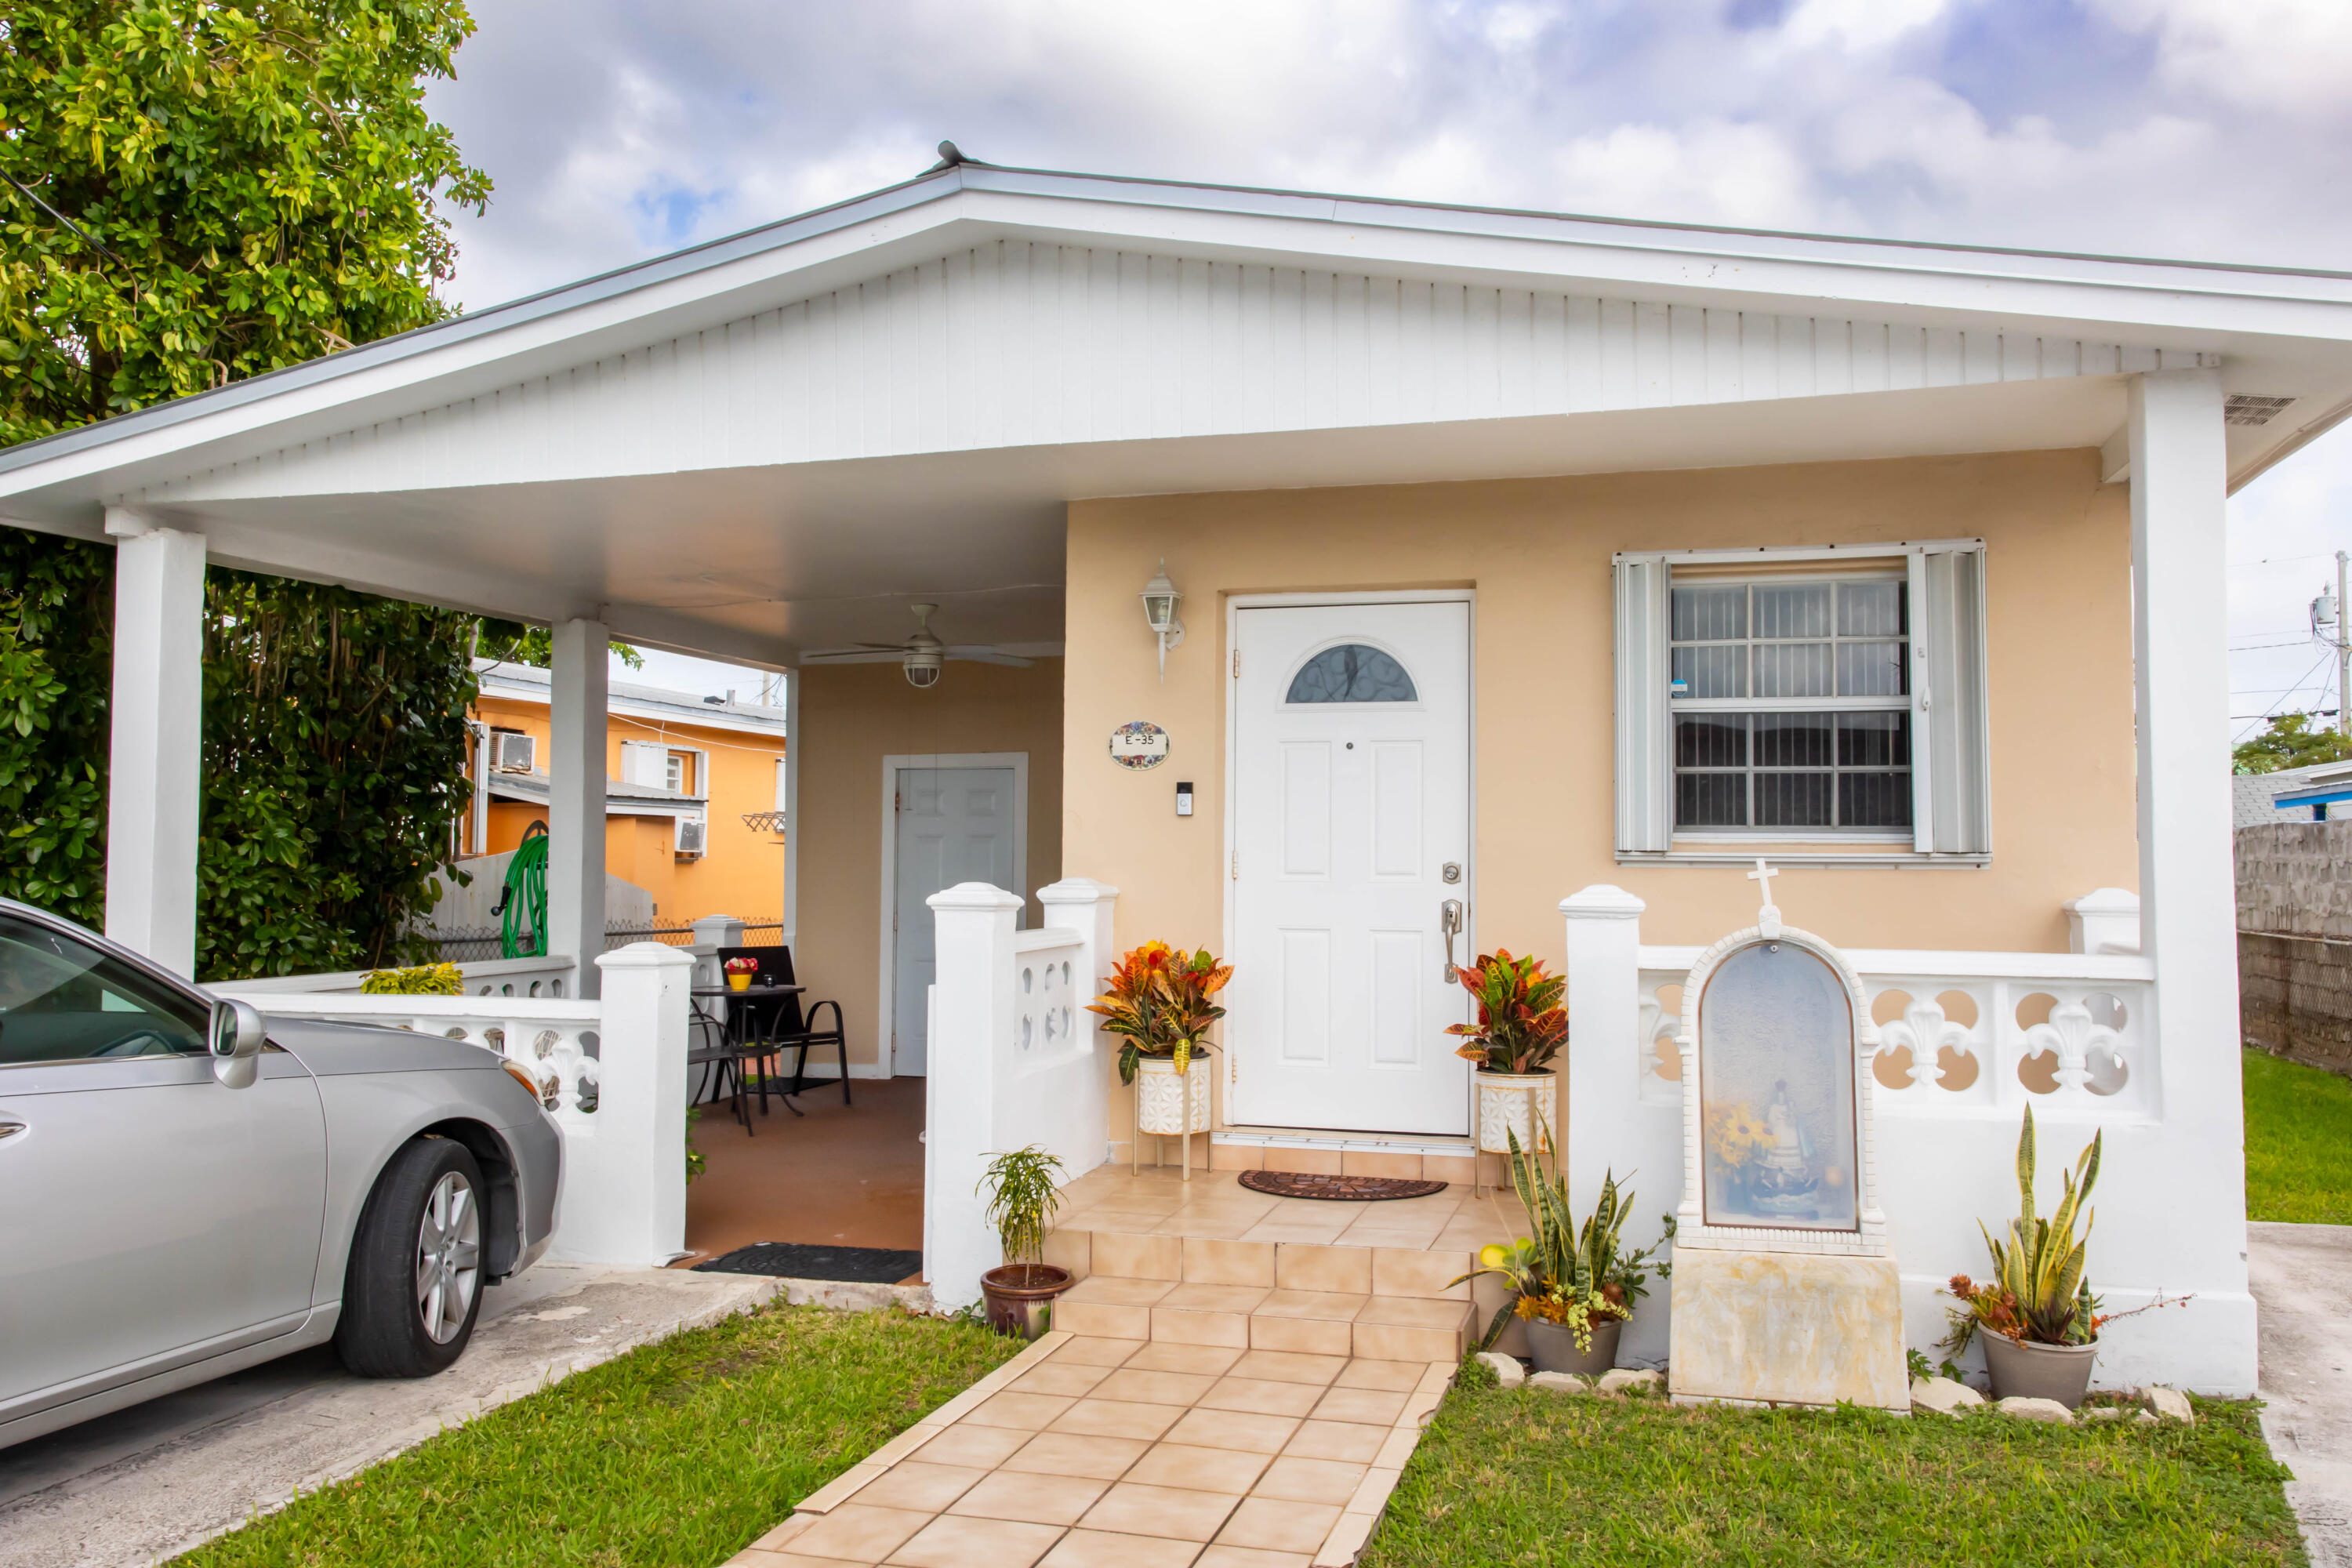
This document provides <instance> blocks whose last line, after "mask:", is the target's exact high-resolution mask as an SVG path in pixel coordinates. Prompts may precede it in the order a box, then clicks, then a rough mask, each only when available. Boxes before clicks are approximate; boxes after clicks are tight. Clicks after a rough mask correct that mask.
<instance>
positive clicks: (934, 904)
mask: <svg viewBox="0 0 2352 1568" xmlns="http://www.w3.org/2000/svg"><path fill="white" fill-rule="evenodd" d="M923 901H924V902H925V903H927V904H929V905H930V907H931V908H933V909H935V910H1017V909H1019V908H1020V907H1021V895H1020V894H1018V893H1008V892H1006V891H1005V890H1004V889H1002V888H1000V887H997V886H995V885H994V884H993V883H990V882H958V883H957V884H956V885H955V886H954V887H952V888H942V889H940V890H939V891H938V892H936V893H933V894H932V895H931V896H930V897H929V898H928V899H925V900H923Z"/></svg>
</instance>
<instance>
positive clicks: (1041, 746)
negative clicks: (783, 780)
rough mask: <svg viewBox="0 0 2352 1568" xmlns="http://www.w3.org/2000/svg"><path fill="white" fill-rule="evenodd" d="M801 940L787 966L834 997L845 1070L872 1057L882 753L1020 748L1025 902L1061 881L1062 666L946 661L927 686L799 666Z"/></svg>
mask: <svg viewBox="0 0 2352 1568" xmlns="http://www.w3.org/2000/svg"><path fill="white" fill-rule="evenodd" d="M793 745H795V746H797V747H799V748H800V757H801V780H800V791H801V794H800V805H799V810H800V818H799V821H798V822H796V823H795V824H794V825H793V826H794V827H795V828H796V829H797V831H796V832H795V834H794V838H795V840H796V842H797V845H798V849H797V851H796V852H798V853H800V854H801V855H802V856H803V859H802V861H801V867H800V937H799V949H798V951H797V952H795V953H794V954H793V963H794V966H795V968H796V970H797V972H798V973H799V975H800V979H801V981H802V983H803V984H805V985H807V986H808V987H809V994H810V995H811V996H812V997H819V996H830V997H833V998H835V1000H837V1001H839V1002H840V1004H841V1007H842V1014H843V1016H844V1018H845V1020H846V1022H847V1026H848V1035H849V1059H850V1062H851V1064H852V1066H853V1068H854V1067H855V1066H856V1065H857V1064H860V1063H865V1064H872V1063H874V1062H877V1061H878V1060H880V1059H881V1056H880V1052H879V1049H878V1046H877V1038H876V1035H875V1023H876V1017H875V1014H876V1010H877V1002H878V998H879V995H880V989H881V977H882V965H883V963H884V962H885V961H886V956H887V955H886V954H884V953H883V952H882V951H881V945H882V942H881V921H882V890H881V876H882V836H883V834H884V832H885V831H886V830H887V828H888V826H890V819H889V816H888V814H887V811H886V809H885V806H884V802H883V796H882V759H883V758H884V757H887V756H915V755H935V754H940V753H944V752H1027V753H1028V754H1029V855H1028V860H1029V866H1028V874H1029V885H1028V887H1027V889H1025V891H1027V892H1028V893H1030V894H1031V895H1033V896H1032V897H1031V899H1030V900H1029V910H1028V917H1027V921H1026V923H1027V924H1029V925H1032V926H1034V925H1035V924H1037V923H1038V921H1039V911H1038V905H1037V900H1036V899H1035V897H1034V894H1035V893H1036V891H1037V889H1039V888H1042V887H1044V886H1045V885H1046V884H1048V883H1050V882H1053V881H1055V879H1058V878H1059V877H1060V876H1061V866H1062V765H1061V746H1062V661H1061V660H1060V659H1055V658H1045V659H1039V660H1038V661H1037V662H1036V664H1035V665H1034V666H1033V667H1032V668H1027V669H1013V668H1007V667H1004V666H1002V665H992V664H966V663H962V662H954V663H950V665H949V666H948V667H947V673H946V674H945V676H944V677H942V679H940V683H939V684H938V685H937V686H935V687H933V688H931V689H929V690H928V691H918V690H916V689H914V688H913V687H911V686H909V685H908V684H907V679H906V677H905V676H904V675H903V674H902V673H900V671H899V668H898V666H897V665H895V664H847V665H823V666H815V667H812V668H806V669H803V671H802V672H801V706H800V731H799V732H798V733H797V734H795V735H794V736H793Z"/></svg>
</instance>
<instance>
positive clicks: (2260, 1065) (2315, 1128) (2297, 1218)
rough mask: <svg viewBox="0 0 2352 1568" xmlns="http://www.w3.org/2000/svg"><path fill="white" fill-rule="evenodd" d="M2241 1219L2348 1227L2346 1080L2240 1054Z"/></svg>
mask: <svg viewBox="0 0 2352 1568" xmlns="http://www.w3.org/2000/svg"><path fill="white" fill-rule="evenodd" d="M2245 1081H2246V1217H2247V1218H2248V1219H2276V1220H2286V1221H2289V1222H2291V1223H2293V1224H2296V1225H2352V1079H2344V1078H2338V1077H2337V1076H2336V1074H2334V1073H2332V1072H2322V1071H2320V1070H2319V1069H2318V1068H2307V1067H2304V1066H2302V1065H2301V1064H2300V1063H2296V1062H2290V1061H2282V1060H2280V1059H2279V1058H2276V1057H2274V1056H2271V1055H2269V1054H2268V1053H2266V1052H2263V1051H2248V1052H2246V1053H2245Z"/></svg>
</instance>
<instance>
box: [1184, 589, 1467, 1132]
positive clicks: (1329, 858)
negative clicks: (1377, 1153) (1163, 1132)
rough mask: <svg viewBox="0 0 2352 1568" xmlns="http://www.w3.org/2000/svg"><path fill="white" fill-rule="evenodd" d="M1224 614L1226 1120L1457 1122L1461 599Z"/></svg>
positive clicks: (1463, 714)
mask: <svg viewBox="0 0 2352 1568" xmlns="http://www.w3.org/2000/svg"><path fill="white" fill-rule="evenodd" d="M1234 649H1235V651H1236V652H1237V653H1238V655H1239V656H1240V657H1239V668H1238V673H1237V674H1236V675H1235V676H1234V801H1233V807H1232V809H1233V812H1234V852H1235V853H1234V866H1233V872H1232V874H1233V879H1234V951H1233V954H1232V957H1233V962H1234V981H1233V984H1232V986H1231V987H1230V988H1229V991H1230V997H1229V1001H1228V1004H1227V1008H1228V1011H1227V1016H1226V1019H1225V1040H1226V1043H1227V1047H1228V1048H1229V1049H1230V1050H1231V1052H1232V1053H1233V1063H1234V1094H1233V1100H1234V1108H1233V1114H1232V1116H1231V1118H1230V1120H1232V1121H1235V1122H1239V1123H1243V1124H1245V1125H1253V1126H1276V1127H1308V1128H1328V1129H1332V1130H1335V1131H1366V1132H1389V1133H1414V1132H1420V1133H1430V1134H1439V1135H1448V1136H1453V1135H1459V1134H1462V1133H1465V1132H1467V1131H1469V1129H1470V1103H1469V1073H1470V1067H1469V1064H1468V1063H1467V1062H1465V1061H1464V1060H1462V1058H1459V1057H1457V1056H1455V1055H1454V1046H1455V1045H1456V1044H1457V1043H1458V1042H1457V1041H1456V1040H1455V1039H1454V1037H1452V1036H1449V1035H1447V1034H1446V1033H1445V1032H1444V1031H1445V1026H1447V1025H1448V1024H1454V1023H1459V1022H1461V1021H1462V1020H1463V1019H1465V1017H1466V1016H1468V1012H1467V1006H1468V998H1467V997H1466V996H1465V994H1463V992H1462V991H1461V989H1460V988H1459V987H1458V986H1452V985H1449V984H1446V982H1445V977H1444V967H1445V961H1446V954H1445V939H1444V936H1443V935H1442V934H1441V930H1440V921H1441V910H1443V908H1444V903H1445V901H1446V900H1449V899H1451V900H1460V901H1461V903H1462V904H1463V905H1464V906H1465V910H1466V909H1467V906H1468V904H1469V901H1470V885H1471V868H1470V606H1469V605H1467V604H1465V603H1462V602H1460V601H1452V602H1444V603H1412V604H1369V605H1311V606H1287V605H1286V606H1283V607H1279V608H1264V609H1244V610H1240V611H1237V612H1235V614H1234ZM1449 866H1450V867H1451V868H1453V871H1454V876H1455V878H1456V879H1455V880H1454V881H1451V882H1449V881H1447V880H1446V875H1447V868H1448V867H1449ZM1455 953H1456V956H1458V957H1467V956H1468V955H1469V950H1468V946H1467V940H1466V937H1465V939H1463V940H1462V941H1460V942H1457V945H1456V948H1455Z"/></svg>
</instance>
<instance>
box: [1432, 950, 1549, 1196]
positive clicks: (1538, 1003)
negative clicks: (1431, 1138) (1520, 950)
mask: <svg viewBox="0 0 2352 1568" xmlns="http://www.w3.org/2000/svg"><path fill="white" fill-rule="evenodd" d="M1458 973H1459V975H1460V978H1461V982H1462V988H1463V989H1464V990H1465V991H1467V992H1469V993H1470V994H1471V995H1472V996H1474V997H1475V998H1476V999H1477V1002H1478V1021H1477V1022H1476V1023H1475V1024H1455V1025H1453V1026H1449V1027H1448V1028H1447V1029H1446V1031H1445V1032H1446V1033H1447V1034H1449V1035H1460V1036H1462V1037H1463V1043H1462V1044H1461V1045H1460V1046H1459V1047H1456V1048H1455V1050H1454V1055H1455V1056H1458V1057H1463V1058H1467V1059H1468V1060H1470V1061H1473V1062H1475V1063H1476V1064H1477V1065H1478V1071H1477V1074H1476V1080H1477V1085H1478V1126H1477V1131H1478V1152H1480V1153H1481V1154H1507V1153H1509V1152H1511V1149H1512V1146H1513V1140H1514V1139H1516V1140H1517V1142H1518V1143H1519V1144H1521V1145H1524V1146H1527V1147H1530V1148H1532V1147H1534V1145H1535V1143H1536V1141H1537V1137H1538V1131H1537V1130H1538V1128H1540V1129H1542V1130H1543V1131H1542V1134H1541V1135H1542V1137H1543V1138H1544V1139H1545V1140H1546V1141H1547V1142H1549V1138H1550V1136H1551V1133H1550V1129H1551V1127H1552V1126H1553V1125H1554V1123H1556V1122H1557V1121H1559V1080H1558V1079H1556V1078H1554V1076H1553V1074H1552V1070H1551V1059H1552V1058H1554V1057H1555V1056H1558V1055H1559V1049H1560V1047H1562V1046H1565V1045H1566V1044H1568V1009H1567V1008H1566V1007H1563V1006H1562V1005H1560V996H1561V994H1562V992H1563V991H1564V990H1565V989H1566V984H1567V983H1566V982H1565V981H1564V980H1562V979H1561V978H1560V976H1559V975H1557V974H1552V973H1548V972H1547V971H1546V970H1545V969H1544V966H1543V964H1542V963H1541V961H1539V960H1538V959H1536V958H1534V957H1533V956H1524V957H1518V958H1514V957H1512V956H1511V954H1510V952H1508V951H1507V950H1505V949H1500V948H1498V949H1496V951H1495V952H1490V953H1486V954H1483V955H1482V956H1481V957H1480V958H1479V960H1478V962H1477V963H1474V964H1471V965H1469V966H1468V967H1466V968H1465V969H1462V970H1460V971H1459V972H1458Z"/></svg>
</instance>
